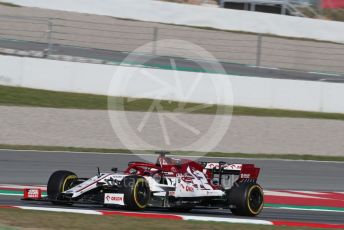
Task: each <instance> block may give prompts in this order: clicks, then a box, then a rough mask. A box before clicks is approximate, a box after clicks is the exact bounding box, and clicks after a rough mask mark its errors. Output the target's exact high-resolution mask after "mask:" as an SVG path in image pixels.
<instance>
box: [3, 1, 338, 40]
mask: <svg viewBox="0 0 344 230" xmlns="http://www.w3.org/2000/svg"><path fill="white" fill-rule="evenodd" d="M6 2H11V3H14V4H19V5H23V6H30V7H39V8H46V9H53V10H63V11H73V12H79V13H88V14H97V15H106V16H111V17H117V18H128V19H134V20H140V21H150V22H161V23H168V24H176V25H188V26H197V27H210V28H216V29H222V30H234V31H244V32H252V33H265V34H274V35H280V36H287V37H297V38H309V39H316V40H324V41H332V42H340V43H344V23H343V22H334V21H326V20H317V19H307V18H299V17H290V16H283V15H274V14H265V13H258V12H246V11H241V10H229V9H220V8H213V7H204V6H194V5H187V4H176V3H168V2H161V1H152V0H102V1H94V0H73V1H70V0H59V1H56V0H6ZM123 9H125V10H123ZM195 12H196V13H195Z"/></svg>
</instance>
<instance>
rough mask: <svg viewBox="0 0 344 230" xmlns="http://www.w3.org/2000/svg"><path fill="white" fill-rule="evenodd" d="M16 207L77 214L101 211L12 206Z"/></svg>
mask: <svg viewBox="0 0 344 230" xmlns="http://www.w3.org/2000/svg"><path fill="white" fill-rule="evenodd" d="M14 207H16V208H20V209H24V210H33V211H47V212H66V213H78V214H91V215H102V213H101V212H98V211H94V210H87V209H68V208H45V207H30V206H14Z"/></svg>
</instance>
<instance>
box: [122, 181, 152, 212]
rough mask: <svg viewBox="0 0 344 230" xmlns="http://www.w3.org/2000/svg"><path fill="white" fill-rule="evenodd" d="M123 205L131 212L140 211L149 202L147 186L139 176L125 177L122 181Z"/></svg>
mask: <svg viewBox="0 0 344 230" xmlns="http://www.w3.org/2000/svg"><path fill="white" fill-rule="evenodd" d="M122 188H123V193H124V204H125V205H126V207H127V208H129V209H132V210H142V209H144V208H146V207H147V205H148V202H149V200H150V195H151V194H150V193H151V192H150V189H149V184H148V182H147V181H146V179H145V178H143V177H141V176H136V175H133V176H127V177H125V178H124V179H123V181H122Z"/></svg>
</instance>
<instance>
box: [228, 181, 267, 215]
mask: <svg viewBox="0 0 344 230" xmlns="http://www.w3.org/2000/svg"><path fill="white" fill-rule="evenodd" d="M229 203H230V210H231V211H232V213H233V214H234V215H240V216H256V215H258V214H259V213H260V212H261V211H262V210H263V206H264V194H263V189H262V188H261V187H260V185H259V184H256V183H239V184H236V185H234V186H233V188H231V190H230V191H229Z"/></svg>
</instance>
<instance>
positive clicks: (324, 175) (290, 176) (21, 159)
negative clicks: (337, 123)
mask: <svg viewBox="0 0 344 230" xmlns="http://www.w3.org/2000/svg"><path fill="white" fill-rule="evenodd" d="M155 158H156V156H153V155H148V156H144V157H143V156H134V155H132V154H96V153H68V152H39V151H9V150H1V151H0V175H1V176H0V183H2V184H36V185H37V184H46V182H47V180H48V177H49V175H50V174H51V173H52V172H53V171H55V170H59V169H65V170H71V171H74V172H75V173H77V174H78V175H79V176H82V177H90V176H93V175H94V174H96V167H97V166H99V167H100V168H101V169H102V171H104V172H106V171H109V169H110V168H112V167H118V168H119V170H121V169H123V168H125V167H126V165H127V163H128V162H129V161H136V160H138V161H145V160H150V161H152V160H154V159H155ZM196 160H197V159H196ZM199 160H206V161H215V162H217V161H219V160H224V159H219V158H201V159H199ZM227 161H228V162H233V163H236V162H241V163H246V162H247V163H255V164H256V165H257V166H258V167H261V168H262V173H261V176H260V179H259V183H260V184H261V185H262V186H263V187H264V188H266V189H299V190H300V189H302V190H313V191H316V190H321V191H344V185H343V183H342V182H343V177H342V175H343V170H344V169H343V164H344V163H339V162H317V161H288V160H269V159H267V160H263V159H260V160H258V159H235V158H230V159H227ZM0 204H1V205H32V206H42V207H50V206H51V205H50V204H48V203H45V202H42V203H37V202H34V203H30V202H24V201H21V200H20V198H19V197H17V196H0ZM71 208H84V209H90V208H92V209H104V208H103V207H99V206H84V205H76V206H73V207H71ZM148 211H150V212H158V213H169V212H168V211H167V210H162V209H150V210H148ZM191 215H199V216H208V217H209V216H210V217H211V216H216V217H228V218H231V217H234V216H233V215H232V214H231V213H230V211H229V210H221V209H195V210H193V211H192V213H191ZM256 219H257V218H256ZM258 219H262V220H288V221H302V222H317V223H330V224H343V223H344V213H342V212H324V211H304V210H282V209H274V208H265V209H264V210H263V212H262V213H261V215H260V216H259V217H258Z"/></svg>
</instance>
